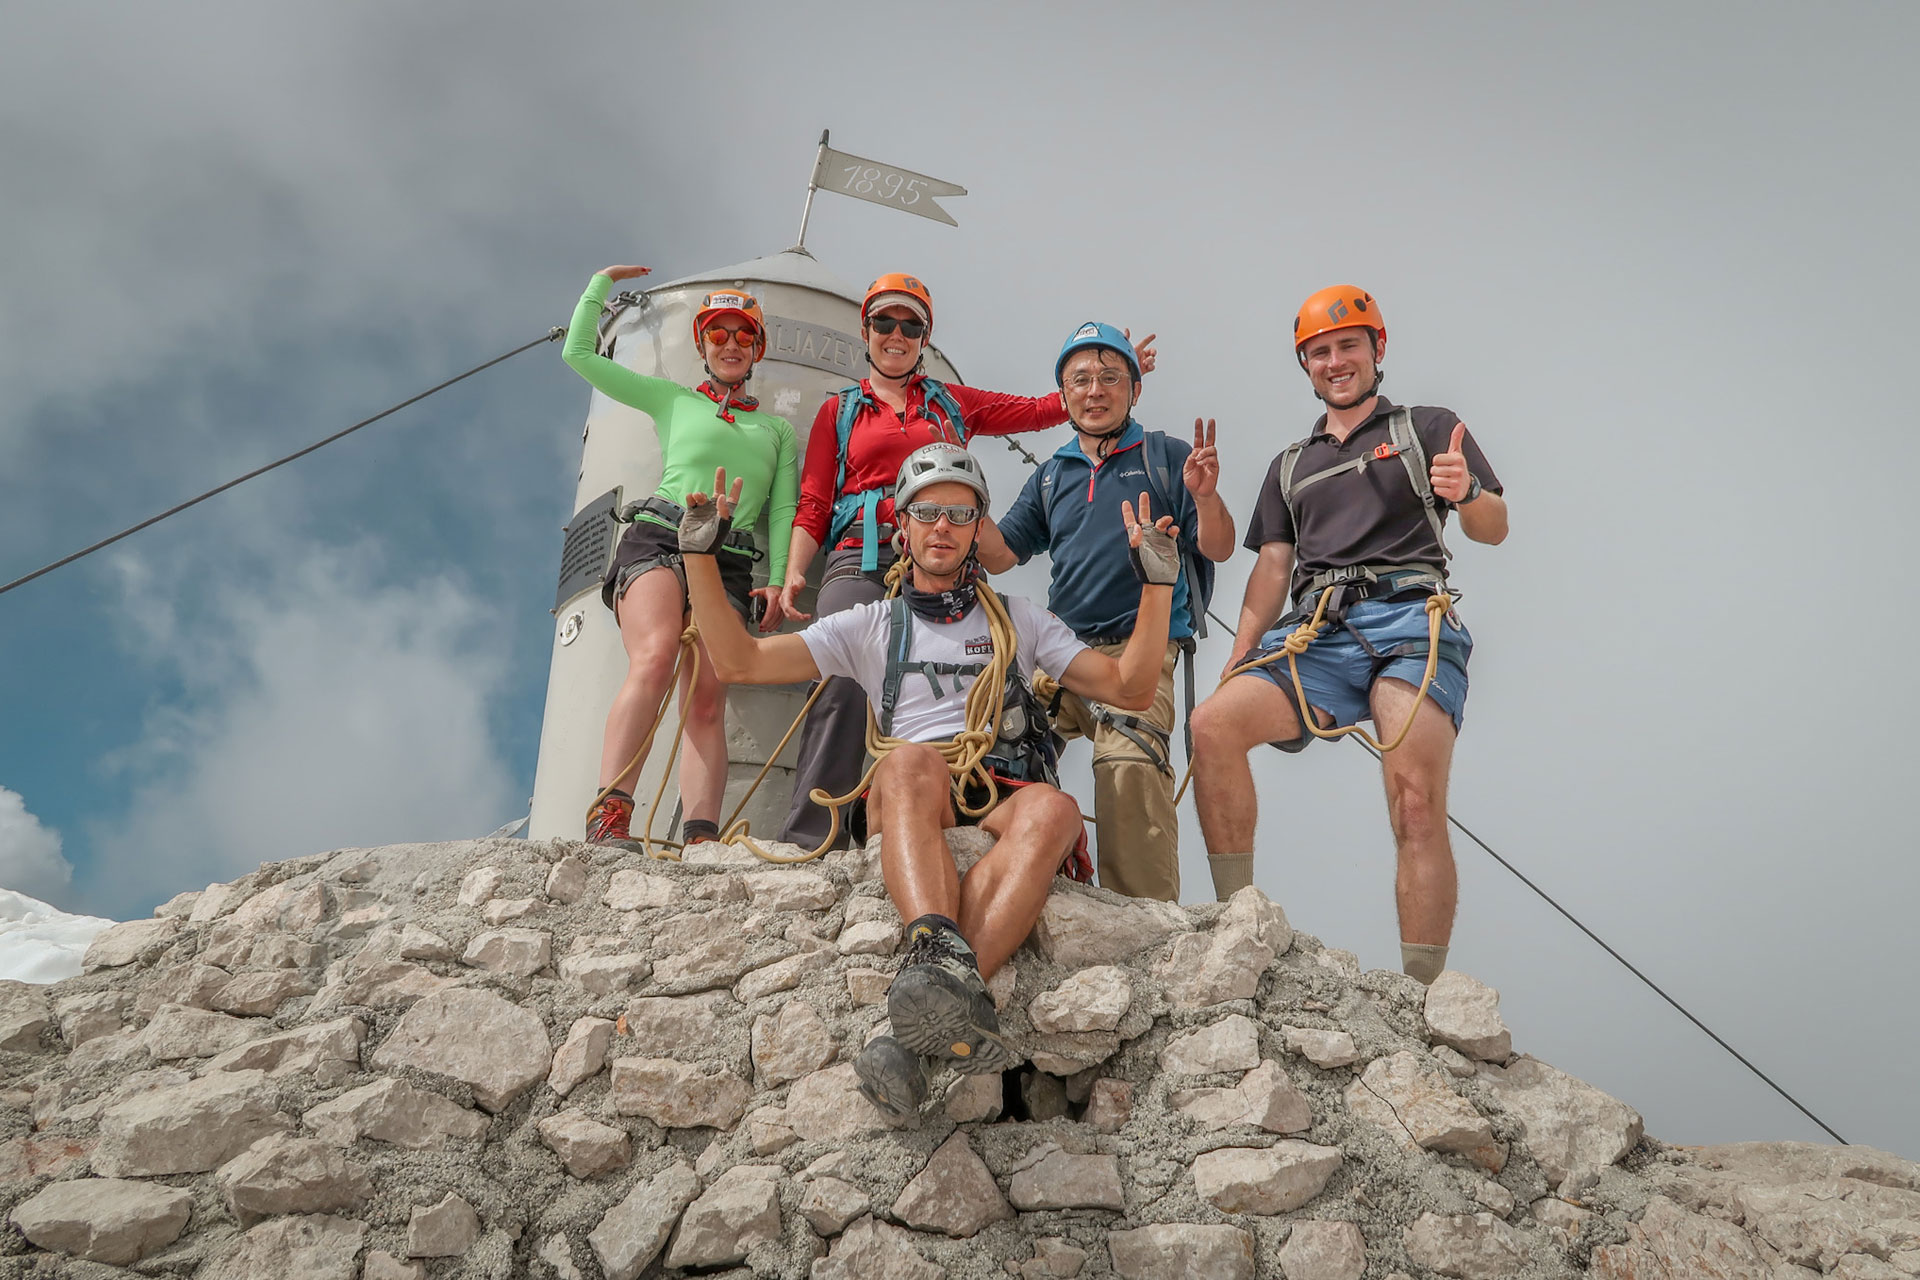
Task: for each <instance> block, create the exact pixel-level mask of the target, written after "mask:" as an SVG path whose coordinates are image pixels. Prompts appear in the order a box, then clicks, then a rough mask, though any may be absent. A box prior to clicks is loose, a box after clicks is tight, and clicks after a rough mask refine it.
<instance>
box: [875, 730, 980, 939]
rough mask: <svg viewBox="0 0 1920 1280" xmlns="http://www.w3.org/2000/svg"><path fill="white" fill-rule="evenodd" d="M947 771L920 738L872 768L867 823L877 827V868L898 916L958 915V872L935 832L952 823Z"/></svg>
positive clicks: (906, 918)
mask: <svg viewBox="0 0 1920 1280" xmlns="http://www.w3.org/2000/svg"><path fill="white" fill-rule="evenodd" d="M951 796H952V777H951V775H950V774H948V772H947V762H946V761H945V760H944V759H942V758H941V756H940V753H939V752H938V751H937V750H935V749H934V748H932V747H929V746H926V745H925V744H923V743H914V744H911V745H909V746H904V747H899V748H897V749H896V750H894V751H893V752H892V753H891V754H889V755H888V756H887V758H886V759H885V760H882V761H881V762H880V767H879V768H878V769H877V770H875V771H874V775H873V789H872V791H871V792H870V793H869V794H868V796H867V824H868V826H869V827H871V828H872V829H873V830H875V831H877V832H880V833H882V836H881V840H880V873H881V876H882V877H883V878H884V879H885V880H886V882H887V894H888V896H890V897H891V898H892V899H893V905H894V909H895V910H897V911H898V912H899V913H900V919H901V920H902V921H904V922H907V923H911V922H913V921H915V920H918V919H919V918H920V917H921V916H926V915H937V916H945V917H947V919H949V920H954V921H958V920H959V918H960V873H959V871H958V870H956V869H955V867H954V865H953V854H952V852H951V851H949V850H948V848H947V840H946V837H945V836H943V835H942V834H941V832H943V831H945V830H946V829H947V828H948V827H950V826H952V825H953V802H952V799H951Z"/></svg>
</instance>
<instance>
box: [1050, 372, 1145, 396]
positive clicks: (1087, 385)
mask: <svg viewBox="0 0 1920 1280" xmlns="http://www.w3.org/2000/svg"><path fill="white" fill-rule="evenodd" d="M1096 381H1097V382H1098V383H1099V384H1100V385H1101V386H1103V387H1105V388H1106V389H1107V390H1109V391H1111V390H1113V389H1114V388H1115V387H1117V386H1119V385H1120V384H1121V383H1122V382H1131V381H1132V379H1131V378H1129V377H1128V376H1127V375H1126V374H1124V373H1122V372H1120V371H1119V370H1118V369H1102V370H1101V371H1100V372H1099V374H1098V375H1097V376H1096V375H1094V374H1091V373H1076V374H1074V375H1073V376H1072V377H1071V378H1068V379H1067V382H1066V386H1067V390H1069V391H1072V392H1074V393H1076V394H1078V395H1085V394H1086V393H1087V392H1088V391H1089V390H1090V389H1091V388H1092V387H1093V384H1094V383H1095V382H1096Z"/></svg>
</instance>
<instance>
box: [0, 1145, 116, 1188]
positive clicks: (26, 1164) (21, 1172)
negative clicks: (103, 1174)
mask: <svg viewBox="0 0 1920 1280" xmlns="http://www.w3.org/2000/svg"><path fill="white" fill-rule="evenodd" d="M93 1145H94V1144H93V1140H92V1139H91V1138H71V1137H58V1136H54V1135H47V1136H43V1137H24V1136H23V1137H19V1138H11V1139H9V1140H7V1141H6V1142H0V1184H4V1183H9V1182H15V1181H23V1180H25V1179H27V1178H39V1177H52V1178H57V1177H59V1176H60V1175H61V1174H63V1173H65V1172H66V1171H67V1170H69V1169H71V1168H73V1167H74V1166H76V1165H78V1164H79V1163H80V1162H81V1161H82V1160H86V1159H88V1158H89V1157H91V1156H92V1155H93Z"/></svg>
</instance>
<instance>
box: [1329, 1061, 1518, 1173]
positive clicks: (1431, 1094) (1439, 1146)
mask: <svg viewBox="0 0 1920 1280" xmlns="http://www.w3.org/2000/svg"><path fill="white" fill-rule="evenodd" d="M1346 1099H1347V1106H1348V1108H1349V1109H1350V1110H1351V1111H1352V1112H1353V1113H1354V1115H1356V1116H1358V1117H1359V1118H1361V1119H1362V1120H1366V1121H1368V1122H1370V1123H1372V1124H1376V1125H1378V1126H1379V1127H1380V1128H1382V1129H1385V1130H1386V1131H1387V1132H1388V1133H1390V1134H1392V1135H1393V1136H1394V1137H1395V1138H1396V1139H1397V1140H1398V1141H1400V1142H1402V1143H1410V1144H1412V1145H1415V1146H1419V1147H1423V1148H1425V1149H1426V1150H1428V1151H1446V1152H1451V1153H1454V1154H1457V1155H1464V1156H1466V1157H1467V1158H1468V1159H1470V1160H1472V1161H1473V1162H1474V1163H1475V1164H1478V1165H1479V1166H1480V1167H1481V1168H1483V1169H1486V1170H1488V1171H1489V1172H1492V1173H1498V1172H1499V1171H1500V1169H1501V1168H1502V1167H1503V1166H1504V1165H1505V1164H1506V1154H1505V1152H1504V1151H1503V1150H1501V1149H1500V1147H1499V1146H1498V1144H1497V1143H1496V1142H1495V1141H1494V1137H1493V1126H1492V1124H1490V1123H1489V1122H1488V1120H1487V1118H1486V1117H1485V1116H1483V1115H1481V1114H1480V1113H1479V1112H1478V1111H1477V1110H1475V1109H1474V1105H1473V1104H1472V1103H1471V1102H1469V1101H1467V1100H1466V1099H1465V1098H1463V1097H1461V1096H1460V1095H1459V1094H1457V1093H1455V1092H1454V1091H1453V1088H1452V1086H1451V1085H1450V1084H1449V1083H1448V1082H1447V1080H1446V1078H1445V1077H1444V1076H1442V1075H1441V1074H1440V1071H1439V1068H1438V1067H1436V1066H1435V1065H1434V1064H1433V1060H1432V1059H1431V1058H1428V1057H1426V1056H1424V1055H1421V1054H1416V1053H1414V1052H1412V1051H1411V1050H1407V1049H1402V1050H1401V1051H1400V1052H1399V1053H1396V1054H1393V1055H1391V1056H1389V1057H1385V1058H1375V1059H1374V1060H1373V1061H1372V1062H1370V1063H1368V1064H1367V1069H1366V1070H1365V1071H1364V1072H1362V1073H1361V1075H1360V1077H1359V1078H1358V1079H1356V1080H1355V1081H1354V1082H1353V1083H1352V1084H1350V1085H1348V1086H1347V1092H1346Z"/></svg>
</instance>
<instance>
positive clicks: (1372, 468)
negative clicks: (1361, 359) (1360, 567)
mask: <svg viewBox="0 0 1920 1280" xmlns="http://www.w3.org/2000/svg"><path fill="white" fill-rule="evenodd" d="M1393 410H1394V405H1393V404H1392V402H1390V401H1389V400H1388V399H1387V398H1386V397H1385V396H1381V397H1380V398H1379V399H1378V400H1376V401H1375V402H1374V407H1373V412H1372V414H1370V415H1369V416H1368V418H1367V420H1366V421H1365V422H1363V423H1361V424H1360V425H1359V426H1358V427H1356V428H1354V430H1353V433H1352V434H1351V435H1349V436H1348V437H1347V438H1346V440H1344V441H1336V440H1335V439H1334V438H1333V437H1332V436H1331V435H1328V434H1327V418H1326V415H1325V414H1322V415H1320V420H1319V421H1318V422H1316V423H1314V424H1313V434H1311V435H1309V436H1308V437H1307V442H1306V448H1305V449H1303V450H1301V452H1300V459H1299V461H1298V462H1296V463H1295V464H1294V468H1293V485H1294V492H1293V503H1294V507H1295V509H1296V510H1297V511H1298V512H1299V516H1300V524H1299V527H1298V528H1297V529H1296V528H1295V527H1294V520H1293V513H1292V512H1289V511H1288V510H1287V504H1286V503H1285V502H1283V501H1281V499H1280V458H1279V457H1276V458H1275V459H1274V460H1273V463H1272V465H1271V466H1269V467H1268V468H1267V478H1266V480H1265V481H1264V482H1263V483H1262V484H1261V486H1260V496H1259V498H1258V499H1257V500H1256V501H1255V503H1254V507H1253V518H1252V519H1251V520H1249V521H1247V537H1246V546H1247V548H1248V549H1249V550H1251V551H1258V550H1260V548H1261V547H1263V546H1265V545H1266V544H1267V543H1269V542H1290V543H1292V544H1293V547H1294V561H1293V586H1292V591H1293V596H1294V599H1295V600H1298V599H1299V598H1300V593H1301V592H1302V591H1303V590H1305V588H1306V584H1307V583H1309V582H1311V581H1312V580H1313V576H1314V575H1315V574H1316V573H1322V572H1324V571H1326V570H1328V569H1339V568H1343V567H1345V566H1347V565H1350V564H1431V565H1441V564H1442V563H1443V560H1444V557H1443V556H1442V555H1441V553H1440V548H1439V547H1438V546H1436V545H1435V543H1434V539H1433V529H1432V527H1431V526H1429V525H1428V524H1427V516H1426V512H1425V510H1424V509H1422V507H1421V505H1420V495H1419V494H1418V493H1417V492H1415V491H1414V487H1413V481H1412V479H1411V477H1409V476H1408V475H1407V466H1406V463H1405V462H1403V461H1401V460H1400V459H1399V458H1398V457H1388V458H1377V459H1375V460H1373V461H1371V462H1369V463H1368V464H1367V465H1366V466H1364V467H1361V468H1359V469H1357V470H1354V471H1349V472H1347V473H1346V474H1345V475H1339V476H1334V477H1333V478H1332V479H1330V480H1322V481H1321V482H1319V483H1318V484H1314V485H1309V486H1308V487H1307V488H1305V489H1302V488H1301V487H1300V483H1301V481H1303V480H1305V479H1306V478H1307V477H1308V476H1310V475H1313V474H1315V473H1316V472H1320V471H1325V470H1327V469H1328V468H1330V467H1337V466H1339V465H1340V464H1341V463H1343V462H1349V461H1351V460H1352V459H1354V458H1356V457H1360V456H1362V455H1365V454H1371V453H1372V452H1373V451H1374V450H1375V449H1376V448H1377V447H1379V446H1381V445H1384V444H1386V443H1387V440H1388V435H1387V415H1389V414H1390V413H1392V412H1393ZM1459 421H1460V419H1459V417H1458V415H1456V414H1455V413H1454V412H1453V410H1451V409H1438V408H1434V407H1432V406H1429V405H1415V406H1414V407H1413V429H1414V431H1415V432H1416V433H1417V434H1418V435H1419V437H1420V446H1421V448H1423V449H1425V450H1426V451H1427V465H1428V467H1429V468H1431V467H1432V465H1433V459H1434V458H1436V457H1437V456H1439V455H1440V454H1442V453H1445V452H1446V451H1447V444H1448V442H1449V441H1450V440H1451V439H1452V437H1453V428H1454V424H1455V423H1457V422H1459ZM1461 450H1462V452H1464V453H1465V454H1466V455H1467V469H1468V470H1469V471H1471V472H1473V474H1474V475H1475V476H1477V477H1478V478H1479V480H1480V485H1481V487H1482V488H1484V489H1486V490H1487V491H1488V492H1490V493H1499V492H1501V488H1500V480H1499V477H1497V476H1495V475H1494V474H1493V466H1492V464H1490V463H1489V462H1488V461H1487V457H1486V455H1485V454H1483V453H1481V452H1480V446H1479V445H1478V444H1476V443H1475V442H1474V439H1473V432H1472V430H1471V429H1469V430H1468V432H1467V436H1466V439H1465V440H1464V441H1463V442H1462V444H1461ZM1280 456H1281V457H1284V456H1285V454H1284V452H1283V453H1282V454H1281V455H1280ZM1434 501H1435V502H1436V503H1437V504H1439V509H1440V519H1441V521H1442V522H1443V523H1444V522H1445V520H1446V518H1447V513H1448V512H1449V511H1451V510H1452V509H1453V504H1452V503H1451V502H1448V501H1447V500H1446V499H1445V498H1442V497H1441V496H1440V495H1439V494H1435V495H1434Z"/></svg>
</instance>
